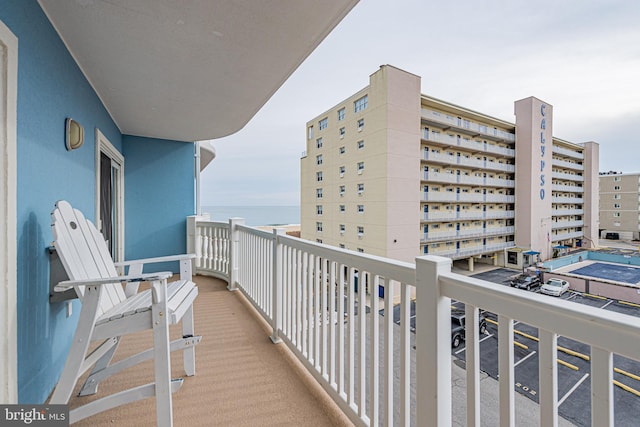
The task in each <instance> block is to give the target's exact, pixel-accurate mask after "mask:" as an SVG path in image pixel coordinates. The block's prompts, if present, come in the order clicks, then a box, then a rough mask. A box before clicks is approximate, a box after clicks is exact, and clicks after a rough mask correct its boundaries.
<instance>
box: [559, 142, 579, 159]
mask: <svg viewBox="0 0 640 427" xmlns="http://www.w3.org/2000/svg"><path fill="white" fill-rule="evenodd" d="M551 151H552V152H553V153H554V154H559V155H562V156H567V157H571V158H573V159H579V160H583V159H584V154H582V153H581V152H579V151H573V150H569V149H568V148H562V147H558V146H557V145H554V146H552V147H551Z"/></svg>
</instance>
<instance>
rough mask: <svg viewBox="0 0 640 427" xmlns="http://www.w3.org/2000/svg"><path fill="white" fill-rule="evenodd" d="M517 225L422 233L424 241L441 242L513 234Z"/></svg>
mask: <svg viewBox="0 0 640 427" xmlns="http://www.w3.org/2000/svg"><path fill="white" fill-rule="evenodd" d="M514 232H515V227H513V226H508V227H488V228H472V229H468V230H464V229H462V230H446V231H430V232H428V233H422V239H421V241H422V242H441V241H446V240H451V239H456V240H459V239H472V238H477V237H489V236H499V235H503V234H513V233H514Z"/></svg>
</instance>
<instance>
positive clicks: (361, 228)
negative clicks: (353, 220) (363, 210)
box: [358, 225, 364, 237]
mask: <svg viewBox="0 0 640 427" xmlns="http://www.w3.org/2000/svg"><path fill="white" fill-rule="evenodd" d="M362 236H364V227H363V226H361V225H359V226H358V237H362Z"/></svg>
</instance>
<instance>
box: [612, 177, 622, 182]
mask: <svg viewBox="0 0 640 427" xmlns="http://www.w3.org/2000/svg"><path fill="white" fill-rule="evenodd" d="M613 180H614V181H615V182H620V181H621V180H622V178H620V177H619V176H614V177H613Z"/></svg>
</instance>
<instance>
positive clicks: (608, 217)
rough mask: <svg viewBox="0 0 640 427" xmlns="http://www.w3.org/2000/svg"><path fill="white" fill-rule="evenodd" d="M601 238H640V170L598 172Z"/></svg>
mask: <svg viewBox="0 0 640 427" xmlns="http://www.w3.org/2000/svg"><path fill="white" fill-rule="evenodd" d="M600 230H601V235H600V237H601V238H607V237H610V238H616V239H627V240H632V239H635V240H638V239H640V173H638V172H636V173H616V172H607V173H603V174H602V175H600Z"/></svg>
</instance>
